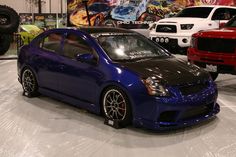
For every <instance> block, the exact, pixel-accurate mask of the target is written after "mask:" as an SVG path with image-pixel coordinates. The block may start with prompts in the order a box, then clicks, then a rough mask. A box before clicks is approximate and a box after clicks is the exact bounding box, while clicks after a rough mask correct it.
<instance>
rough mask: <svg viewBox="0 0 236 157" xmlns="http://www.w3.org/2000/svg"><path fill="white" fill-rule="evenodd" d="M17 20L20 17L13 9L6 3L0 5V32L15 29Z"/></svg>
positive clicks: (10, 31)
mask: <svg viewBox="0 0 236 157" xmlns="http://www.w3.org/2000/svg"><path fill="white" fill-rule="evenodd" d="M19 21H20V18H19V16H18V14H17V12H16V11H15V10H14V9H12V8H10V7H8V6H6V5H0V33H13V32H15V31H17V28H18V26H19Z"/></svg>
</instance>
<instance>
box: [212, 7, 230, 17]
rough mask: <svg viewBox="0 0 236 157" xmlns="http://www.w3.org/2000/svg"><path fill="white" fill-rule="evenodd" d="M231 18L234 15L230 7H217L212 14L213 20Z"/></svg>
mask: <svg viewBox="0 0 236 157" xmlns="http://www.w3.org/2000/svg"><path fill="white" fill-rule="evenodd" d="M231 18H232V17H231V15H230V11H229V9H228V8H219V9H216V11H215V13H214V14H213V16H212V20H229V19H231Z"/></svg>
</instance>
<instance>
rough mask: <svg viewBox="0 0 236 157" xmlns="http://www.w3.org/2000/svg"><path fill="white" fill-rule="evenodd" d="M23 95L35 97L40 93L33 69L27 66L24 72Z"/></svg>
mask: <svg viewBox="0 0 236 157" xmlns="http://www.w3.org/2000/svg"><path fill="white" fill-rule="evenodd" d="M21 81H22V87H23V95H24V96H27V97H35V96H37V95H38V83H37V80H36V77H35V75H34V73H33V71H32V70H31V69H29V68H25V69H24V71H23V72H22V80H21Z"/></svg>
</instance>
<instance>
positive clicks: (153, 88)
mask: <svg viewBox="0 0 236 157" xmlns="http://www.w3.org/2000/svg"><path fill="white" fill-rule="evenodd" d="M17 67H18V79H19V82H20V83H21V84H22V87H23V94H24V95H25V96H27V97H34V96H37V95H38V94H39V93H40V94H43V95H47V96H50V97H53V98H56V99H59V100H61V101H65V102H68V103H70V104H72V105H76V106H79V107H81V108H84V109H87V110H89V111H91V112H94V113H96V114H101V115H104V117H105V119H106V120H107V122H108V124H110V125H113V124H118V125H119V126H120V127H125V126H127V125H130V124H133V125H134V126H140V127H145V128H149V129H154V130H166V129H173V128H179V127H184V126H189V125H193V124H196V123H199V122H200V121H204V120H208V119H210V118H212V117H215V115H216V114H217V113H218V112H219V111H220V107H219V105H218V104H217V103H216V99H217V88H216V85H215V83H214V82H213V81H212V79H211V77H210V75H209V74H208V73H207V72H206V71H204V70H202V69H200V68H199V67H197V66H195V65H192V64H188V63H187V62H185V61H182V60H178V59H176V58H175V57H173V56H172V55H171V54H170V53H168V52H167V51H166V50H165V49H163V48H162V47H160V46H159V45H158V44H156V43H155V42H153V41H151V40H150V39H148V38H145V37H144V36H142V35H140V34H139V33H136V32H133V31H130V30H125V29H119V28H105V27H104V28H103V27H100V28H98V27H97V28H96V27H93V28H90V27H87V28H80V29H76V28H74V29H72V28H71V29H66V28H64V29H52V30H48V31H45V32H44V33H42V34H40V35H39V36H37V37H36V38H35V39H34V40H33V41H32V42H31V43H30V44H29V45H25V46H23V47H22V48H21V49H20V52H19V56H18V62H17Z"/></svg>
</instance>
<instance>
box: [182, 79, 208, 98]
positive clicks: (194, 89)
mask: <svg viewBox="0 0 236 157" xmlns="http://www.w3.org/2000/svg"><path fill="white" fill-rule="evenodd" d="M208 85H209V84H208V82H201V83H198V84H191V85H187V86H182V87H180V88H179V90H180V92H181V93H182V95H190V94H195V93H199V92H201V91H202V90H204V89H206V88H207V87H208Z"/></svg>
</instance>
